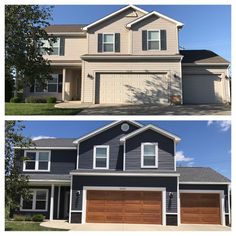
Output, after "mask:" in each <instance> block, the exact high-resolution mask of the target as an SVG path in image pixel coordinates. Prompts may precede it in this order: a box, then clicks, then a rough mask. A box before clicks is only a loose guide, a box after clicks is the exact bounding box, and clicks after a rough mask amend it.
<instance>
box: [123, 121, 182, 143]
mask: <svg viewBox="0 0 236 236" xmlns="http://www.w3.org/2000/svg"><path fill="white" fill-rule="evenodd" d="M148 129H151V130H153V131H155V132H157V133H160V134H162V135H164V136H166V137H168V138H170V139H173V140H174V141H175V142H176V143H178V142H179V141H180V140H181V139H180V138H179V137H178V136H176V135H174V134H171V133H169V132H167V131H165V130H163V129H160V128H158V127H156V126H154V125H152V124H149V125H146V126H144V127H142V128H140V129H138V130H135V131H134V132H131V133H129V134H127V135H125V136H123V137H122V138H121V139H120V141H121V142H124V141H125V140H126V139H129V138H132V137H134V136H136V135H137V134H140V133H142V132H144V131H146V130H148Z"/></svg>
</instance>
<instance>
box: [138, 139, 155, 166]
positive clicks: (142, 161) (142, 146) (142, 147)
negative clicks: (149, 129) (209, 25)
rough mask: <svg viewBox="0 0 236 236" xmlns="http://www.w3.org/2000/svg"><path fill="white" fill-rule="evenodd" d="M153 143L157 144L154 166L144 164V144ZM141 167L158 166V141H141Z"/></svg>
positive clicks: (153, 144)
mask: <svg viewBox="0 0 236 236" xmlns="http://www.w3.org/2000/svg"><path fill="white" fill-rule="evenodd" d="M145 145H149V146H150V145H152V146H155V165H154V166H146V165H144V146H145ZM141 168H142V169H143V168H148V169H150V168H155V169H156V168H158V143H141Z"/></svg>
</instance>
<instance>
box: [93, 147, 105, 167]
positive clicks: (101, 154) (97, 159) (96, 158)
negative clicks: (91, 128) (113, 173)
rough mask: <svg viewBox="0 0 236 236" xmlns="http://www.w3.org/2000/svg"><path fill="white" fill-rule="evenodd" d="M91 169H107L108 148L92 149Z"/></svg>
mask: <svg viewBox="0 0 236 236" xmlns="http://www.w3.org/2000/svg"><path fill="white" fill-rule="evenodd" d="M93 168H94V169H108V168H109V146H94V149H93Z"/></svg>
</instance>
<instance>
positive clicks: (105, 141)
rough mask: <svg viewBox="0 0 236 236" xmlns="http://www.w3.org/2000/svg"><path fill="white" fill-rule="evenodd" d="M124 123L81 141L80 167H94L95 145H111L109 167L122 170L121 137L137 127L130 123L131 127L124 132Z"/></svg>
mask: <svg viewBox="0 0 236 236" xmlns="http://www.w3.org/2000/svg"><path fill="white" fill-rule="evenodd" d="M125 123H127V122H125ZM122 124H123V123H120V124H118V125H116V126H114V127H112V128H110V129H108V130H106V131H104V132H102V133H100V134H97V135H96V136H94V137H92V138H90V139H88V140H85V141H83V142H81V143H80V145H79V169H93V147H94V146H95V145H109V147H110V160H109V169H112V170H122V168H123V145H121V143H120V138H121V137H122V136H124V135H126V134H128V133H130V132H132V131H134V130H136V129H137V127H136V126H134V125H132V124H129V125H130V129H129V130H128V131H127V132H124V131H122V130H121V125H122Z"/></svg>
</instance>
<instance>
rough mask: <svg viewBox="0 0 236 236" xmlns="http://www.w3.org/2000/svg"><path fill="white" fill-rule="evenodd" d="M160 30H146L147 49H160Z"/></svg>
mask: <svg viewBox="0 0 236 236" xmlns="http://www.w3.org/2000/svg"><path fill="white" fill-rule="evenodd" d="M160 42H161V40H160V30H150V31H147V44H148V50H160V48H161V47H160Z"/></svg>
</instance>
